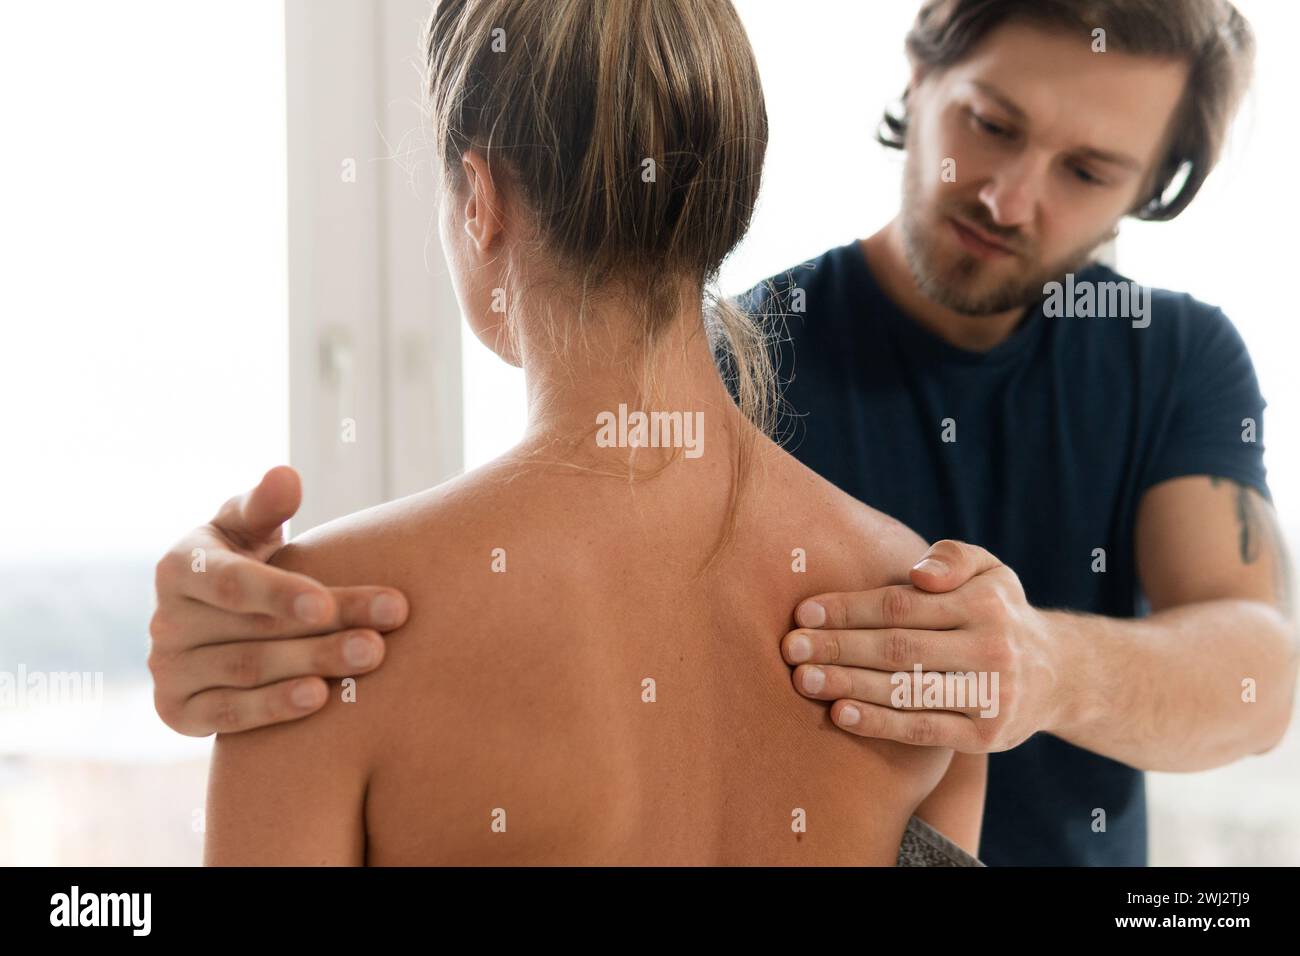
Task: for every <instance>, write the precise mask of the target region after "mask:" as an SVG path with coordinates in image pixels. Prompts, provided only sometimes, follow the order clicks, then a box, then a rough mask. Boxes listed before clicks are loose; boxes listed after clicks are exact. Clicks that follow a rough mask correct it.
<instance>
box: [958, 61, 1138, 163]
mask: <svg viewBox="0 0 1300 956" xmlns="http://www.w3.org/2000/svg"><path fill="white" fill-rule="evenodd" d="M971 86H973V87H975V88H976V89H978V90H979V91H980V92H981V93H983V94H984V95H985V96H987V97H989V99H992V100H995V101H996V102H997V104H998V105H999V106H1001V107H1002V108H1003V109H1004V110H1006V111H1007V112H1008V113H1010V114H1011V115H1012V116H1013V117H1014V118H1015V119H1018V120H1025V119H1028V117H1027V116H1026V115H1025V111H1024V110H1022V109H1021V108H1020V107H1019V106H1017V105H1016V104H1015V102H1014V101H1013V100H1012V99H1011V97H1009V96H1007V95H1006V94H1005V93H1003V92H1002V91H1001V90H999V89H998V88H997V87H996V86H991V85H989V84H988V83H982V82H980V81H979V80H972V81H971ZM1078 152H1079V154H1080V155H1082V156H1086V157H1088V158H1089V159H1093V160H1096V161H1097V162H1099V163H1107V164H1109V165H1111V166H1121V167H1123V168H1124V169H1131V170H1133V171H1134V172H1141V171H1142V168H1143V167H1142V163H1141V162H1139V161H1138V160H1136V159H1134V158H1133V157H1132V156H1128V155H1125V154H1124V153H1114V152H1111V151H1110V150H1106V149H1097V148H1096V147H1095V146H1084V147H1083V148H1082V149H1080V150H1079V151H1078Z"/></svg>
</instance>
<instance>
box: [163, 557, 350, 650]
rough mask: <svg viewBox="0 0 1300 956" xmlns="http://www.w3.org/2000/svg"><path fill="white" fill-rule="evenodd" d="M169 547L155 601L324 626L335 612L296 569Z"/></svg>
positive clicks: (325, 592)
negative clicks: (190, 603)
mask: <svg viewBox="0 0 1300 956" xmlns="http://www.w3.org/2000/svg"><path fill="white" fill-rule="evenodd" d="M192 553H193V552H192V551H191V552H190V554H181V553H179V551H174V552H172V554H170V555H169V556H168V559H164V560H165V561H166V562H167V563H166V565H165V566H164V565H159V568H158V574H157V582H158V600H159V604H161V603H162V602H163V600H164V599H167V598H174V597H184V598H189V599H191V600H192V601H195V602H197V603H198V604H200V605H206V606H209V607H212V608H216V609H217V610H219V611H222V612H226V613H229V614H236V615H249V614H260V615H267V616H270V617H273V618H277V619H282V620H286V621H297V622H300V623H301V624H303V625H307V626H308V628H309V629H310V630H311V631H320V630H326V629H328V625H329V622H330V621H331V620H332V619H333V618H334V617H335V615H336V614H337V613H338V608H337V607H336V606H335V602H334V598H333V597H332V596H331V594H330V590H329V588H327V587H325V586H324V585H323V584H321V583H320V582H319V581H317V580H315V579H314V578H310V577H308V576H307V575H305V574H299V573H298V572H296V571H288V570H285V569H284V568H277V567H273V566H272V565H269V564H265V563H263V562H262V561H260V560H258V559H257V558H253V557H248V556H246V555H243V554H240V553H239V552H237V551H234V550H231V549H228V548H224V547H222V546H221V545H220V544H219V543H217V544H216V545H215V546H214V547H205V548H203V555H202V563H199V564H196V562H195V561H194V559H193V558H192V557H191V555H192Z"/></svg>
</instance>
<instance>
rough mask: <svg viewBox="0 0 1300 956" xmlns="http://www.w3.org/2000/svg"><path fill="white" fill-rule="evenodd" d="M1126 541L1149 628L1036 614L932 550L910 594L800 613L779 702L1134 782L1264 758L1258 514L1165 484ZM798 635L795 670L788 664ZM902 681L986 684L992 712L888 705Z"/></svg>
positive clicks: (1282, 725)
mask: <svg viewBox="0 0 1300 956" xmlns="http://www.w3.org/2000/svg"><path fill="white" fill-rule="evenodd" d="M1137 538H1138V540H1137V551H1138V564H1139V572H1140V574H1141V575H1142V580H1143V583H1144V586H1145V590H1146V593H1147V596H1148V599H1149V600H1150V601H1151V603H1152V607H1153V608H1154V609H1156V613H1154V614H1152V615H1151V616H1150V617H1148V618H1145V619H1137V620H1133V619H1119V618H1107V617H1101V616H1094V615H1084V614H1075V613H1070V612H1058V611H1040V610H1038V609H1036V608H1034V607H1032V606H1030V605H1029V603H1028V602H1027V601H1026V600H1025V594H1024V590H1023V589H1022V588H1021V586H1020V581H1019V578H1017V577H1016V575H1015V573H1014V572H1013V571H1012V570H1011V569H1010V568H1008V567H1006V566H1005V565H1003V564H1002V563H1001V562H1000V561H998V560H997V558H995V557H994V556H993V555H991V554H989V553H988V552H987V551H985V550H984V549H983V548H979V547H976V546H974V545H969V544H964V543H962V542H959V541H948V540H945V541H938V542H936V543H935V544H934V545H933V546H932V547H931V548H930V550H929V551H928V552H927V553H926V557H924V558H923V559H922V560H921V561H919V562H918V563H917V566H916V567H915V568H913V570H912V583H913V584H914V585H915V587H908V586H892V587H886V588H879V589H877V590H875V591H864V592H856V593H843V594H823V595H818V596H816V597H813V598H809V599H807V600H805V601H804V602H802V603H801V604H800V606H799V607H798V608H797V609H796V613H795V619H796V621H797V622H798V623H799V624H800V628H799V629H798V630H796V631H792V632H790V634H788V635H787V636H786V639H785V641H784V642H783V652H784V654H785V657H786V660H787V662H789V663H791V664H796V665H798V666H797V667H796V668H795V671H794V675H793V679H794V684H795V687H796V688H797V689H798V690H799V691H800V692H801V693H803V694H804V695H805V696H808V697H812V698H815V699H820V700H831V701H834V703H833V704H832V705H831V718H832V720H834V721H835V723H836V724H838V725H839V726H840V727H842V728H843V729H845V730H847V731H849V732H851V733H854V734H858V735H861V736H870V737H881V738H885V739H890V740H898V741H901V742H903V743H910V744H917V745H925V746H935V747H952V748H954V749H956V750H959V751H962V752H964V753H980V752H996V751H1001V750H1008V749H1010V748H1012V747H1015V746H1018V745H1019V744H1020V743H1022V742H1023V741H1024V740H1025V739H1027V738H1028V737H1029V736H1031V735H1032V734H1034V733H1036V732H1038V731H1047V732H1049V733H1053V734H1056V735H1058V736H1060V737H1062V738H1064V739H1066V740H1069V741H1070V742H1072V743H1074V744H1076V745H1078V746H1080V747H1084V748H1086V749H1088V750H1092V751H1093V752H1095V753H1099V754H1102V755H1104V756H1107V757H1111V758H1112V759H1115V760H1120V761H1123V762H1125V763H1128V764H1130V765H1132V766H1135V767H1138V768H1139V769H1147V770H1169V771H1180V770H1181V771H1190V770H1203V769H1207V768H1209V767H1215V766H1220V765H1222V764H1225V763H1228V762H1231V761H1232V760H1235V759H1237V758H1238V757H1242V756H1245V755H1247V754H1251V753H1260V752H1263V751H1266V750H1268V749H1270V748H1272V747H1273V746H1275V745H1276V744H1277V742H1278V741H1279V740H1281V738H1282V736H1283V734H1284V733H1285V732H1286V728H1287V724H1288V723H1289V720H1290V715H1291V709H1292V703H1293V699H1294V693H1295V682H1296V668H1297V660H1298V654H1297V645H1296V634H1295V629H1294V624H1293V622H1292V620H1291V619H1290V618H1289V614H1290V607H1291V601H1290V582H1289V579H1288V572H1287V568H1288V558H1287V554H1286V551H1285V548H1284V547H1283V544H1282V542H1281V540H1280V536H1279V535H1278V534H1277V528H1276V521H1275V519H1274V517H1273V511H1272V508H1271V506H1269V505H1268V504H1267V503H1266V502H1264V501H1263V499H1262V498H1260V497H1259V496H1258V495H1257V494H1256V493H1255V492H1253V491H1249V490H1246V489H1243V488H1241V487H1240V486H1238V485H1236V484H1234V483H1232V482H1228V481H1224V480H1218V481H1217V482H1216V480H1214V479H1211V478H1208V477H1204V476H1201V477H1190V478H1180V479H1174V480H1170V481H1167V482H1162V483H1160V484H1159V485H1156V486H1154V487H1153V488H1152V489H1151V490H1150V491H1149V492H1148V493H1147V495H1146V496H1145V497H1144V498H1143V501H1142V503H1141V505H1140V508H1139V517H1138V531H1137ZM797 637H804V638H807V639H808V642H807V645H806V646H809V647H811V653H810V655H808V656H804V655H803V654H798V655H795V654H794V653H792V652H793V649H794V648H795V647H798V646H799V645H800V643H802V642H798V641H796V638H797ZM832 661H834V662H836V663H834V664H832V663H830V662H832ZM917 666H919V667H920V668H921V669H922V671H923V672H924V673H925V674H937V675H940V678H941V675H942V674H943V673H945V672H976V673H979V674H985V675H994V674H996V675H997V676H998V678H999V687H998V691H997V693H996V696H995V701H994V703H995V704H996V707H995V708H992V709H990V708H986V707H983V705H982V704H976V705H972V704H969V703H967V705H966V706H946V707H945V706H941V707H928V706H924V705H923V704H915V705H910V706H907V707H903V708H899V707H895V706H894V704H893V701H892V698H893V693H892V692H893V690H894V684H893V683H892V681H891V678H892V676H893V674H894V673H895V672H899V671H903V672H909V671H911V670H912V669H913V668H914V667H917ZM811 667H817V668H818V669H820V670H821V671H822V672H823V680H821V681H820V684H819V689H818V690H817V691H816V692H810V691H808V690H807V689H806V688H805V687H804V686H803V676H804V674H805V672H806V671H807V670H808V669H809V668H811ZM927 679H928V678H927ZM1252 701H1253V702H1252ZM990 710H994V711H995V712H993V713H990V712H989V711H990Z"/></svg>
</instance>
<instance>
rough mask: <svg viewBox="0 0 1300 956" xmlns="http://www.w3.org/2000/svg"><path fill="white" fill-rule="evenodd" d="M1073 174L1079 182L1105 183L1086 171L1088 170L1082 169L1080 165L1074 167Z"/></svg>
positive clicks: (1090, 183)
mask: <svg viewBox="0 0 1300 956" xmlns="http://www.w3.org/2000/svg"><path fill="white" fill-rule="evenodd" d="M1074 175H1075V176H1076V177H1077V178H1078V180H1079V181H1080V182H1083V183H1087V184H1088V185H1089V186H1104V185H1106V184H1105V182H1103V181H1102V180H1100V179H1098V178H1097V177H1096V176H1094V175H1093V174H1092V173H1090V172H1088V170H1086V169H1084V168H1083V167H1082V166H1075V167H1074Z"/></svg>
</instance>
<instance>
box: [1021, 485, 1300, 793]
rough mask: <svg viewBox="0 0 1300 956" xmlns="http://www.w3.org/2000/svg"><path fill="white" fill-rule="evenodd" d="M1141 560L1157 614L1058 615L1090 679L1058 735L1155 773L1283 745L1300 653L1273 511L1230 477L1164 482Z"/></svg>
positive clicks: (1063, 639) (1054, 622) (1152, 495)
mask: <svg viewBox="0 0 1300 956" xmlns="http://www.w3.org/2000/svg"><path fill="white" fill-rule="evenodd" d="M1136 550H1137V562H1138V574H1139V576H1140V579H1141V582H1142V587H1143V590H1144V592H1145V593H1146V595H1147V598H1148V600H1149V602H1150V604H1151V608H1152V611H1153V613H1152V614H1151V616H1149V617H1147V618H1142V619H1137V620H1116V619H1111V618H1105V617H1097V616H1093V615H1078V614H1071V613H1065V612H1048V613H1047V614H1046V616H1047V618H1048V621H1049V624H1050V626H1051V627H1053V628H1054V629H1055V631H1056V633H1057V635H1058V637H1059V641H1060V644H1061V647H1062V648H1063V650H1065V651H1066V653H1067V654H1068V655H1069V660H1070V663H1067V665H1066V669H1067V670H1068V671H1069V672H1071V673H1075V674H1078V675H1079V680H1078V681H1077V682H1072V683H1073V684H1074V686H1075V687H1076V688H1077V693H1072V694H1071V695H1070V699H1069V701H1068V703H1067V706H1066V707H1065V708H1064V709H1063V713H1062V714H1061V717H1060V723H1059V724H1058V725H1056V726H1051V727H1047V728H1044V729H1047V730H1050V731H1051V732H1052V733H1055V734H1057V735H1058V736H1060V737H1062V738H1064V739H1066V740H1068V741H1070V742H1071V743H1073V744H1076V745H1078V746H1080V747H1084V748H1086V749H1088V750H1092V751H1095V752H1097V753H1101V754H1105V755H1106V756H1108V757H1112V758H1114V759H1116V760H1121V761H1123V762H1125V763H1128V764H1131V765H1133V766H1135V767H1139V768H1142V769H1147V770H1172V771H1190V770H1204V769H1208V768H1210V767H1217V766H1220V765H1222V764H1225V763H1229V762H1231V761H1233V760H1236V759H1237V758H1239V757H1242V756H1245V755H1247V754H1252V753H1262V752H1264V751H1266V750H1269V749H1271V748H1272V747H1274V746H1275V745H1276V744H1277V743H1278V741H1280V740H1281V739H1282V736H1283V734H1284V733H1285V732H1286V728H1287V725H1288V723H1289V722H1290V719H1291V713H1292V707H1293V702H1294V695H1295V685H1296V666H1297V643H1296V631H1295V626H1294V616H1293V604H1292V582H1291V575H1290V563H1289V558H1288V555H1287V551H1286V546H1285V543H1284V542H1283V541H1282V536H1281V533H1280V532H1279V529H1278V524H1277V517H1276V514H1275V513H1274V510H1273V506H1272V505H1271V504H1270V503H1269V502H1268V501H1266V500H1265V499H1264V498H1263V497H1262V496H1261V495H1260V494H1259V492H1257V491H1255V490H1254V489H1253V488H1249V487H1247V486H1244V485H1241V484H1238V483H1237V482H1234V481H1229V480H1227V479H1220V478H1209V477H1205V476H1195V477H1185V478H1177V479H1174V480H1171V481H1166V482H1162V483H1161V484H1159V485H1156V486H1155V487H1153V488H1152V489H1151V490H1150V491H1148V492H1147V494H1146V495H1145V496H1144V498H1143V499H1142V503H1141V505H1140V507H1139V510H1138V522H1137V534H1136Z"/></svg>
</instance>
